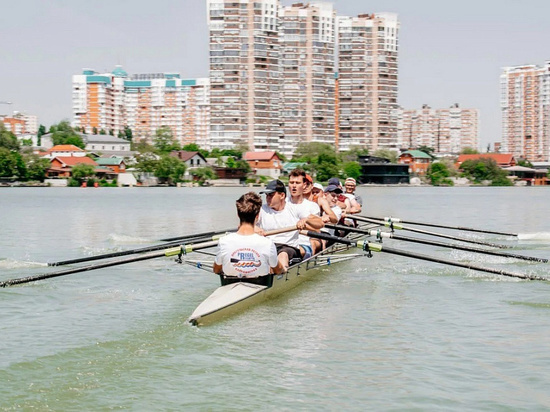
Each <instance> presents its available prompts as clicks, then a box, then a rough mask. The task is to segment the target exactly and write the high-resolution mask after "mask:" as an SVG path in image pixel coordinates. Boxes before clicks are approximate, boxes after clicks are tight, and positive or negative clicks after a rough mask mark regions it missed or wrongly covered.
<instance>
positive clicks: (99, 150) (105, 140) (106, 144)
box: [81, 134, 133, 157]
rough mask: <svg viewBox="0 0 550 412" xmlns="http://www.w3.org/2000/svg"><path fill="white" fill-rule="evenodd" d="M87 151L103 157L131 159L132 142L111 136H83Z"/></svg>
mask: <svg viewBox="0 0 550 412" xmlns="http://www.w3.org/2000/svg"><path fill="white" fill-rule="evenodd" d="M81 136H82V140H83V141H84V144H85V145H86V150H87V151H89V152H92V153H96V154H99V155H102V156H120V157H131V156H132V155H133V152H132V151H131V150H130V142H129V141H128V140H125V139H121V138H120V137H115V136H111V135H109V134H81Z"/></svg>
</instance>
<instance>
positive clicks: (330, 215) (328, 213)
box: [317, 197, 338, 224]
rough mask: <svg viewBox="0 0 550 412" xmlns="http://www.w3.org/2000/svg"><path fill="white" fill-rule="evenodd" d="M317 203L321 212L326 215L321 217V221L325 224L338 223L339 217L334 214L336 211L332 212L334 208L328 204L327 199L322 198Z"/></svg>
mask: <svg viewBox="0 0 550 412" xmlns="http://www.w3.org/2000/svg"><path fill="white" fill-rule="evenodd" d="M317 203H318V205H319V207H320V208H321V210H322V211H323V212H324V213H325V214H324V216H322V217H321V219H323V222H325V223H328V222H330V223H333V224H336V223H338V217H337V216H336V213H334V210H332V208H331V207H330V205H329V204H328V200H327V199H325V198H324V197H320V198H319V200H318V201H317Z"/></svg>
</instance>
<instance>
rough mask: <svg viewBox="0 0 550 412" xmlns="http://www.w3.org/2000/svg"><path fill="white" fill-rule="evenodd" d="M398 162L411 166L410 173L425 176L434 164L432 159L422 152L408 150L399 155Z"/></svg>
mask: <svg viewBox="0 0 550 412" xmlns="http://www.w3.org/2000/svg"><path fill="white" fill-rule="evenodd" d="M398 162H399V163H401V164H406V165H408V166H409V173H414V174H417V175H419V176H425V175H426V173H427V172H428V168H429V167H430V164H431V163H432V157H431V156H430V155H429V154H428V153H425V152H423V151H422V150H407V151H406V152H403V153H401V154H400V155H399V159H398Z"/></svg>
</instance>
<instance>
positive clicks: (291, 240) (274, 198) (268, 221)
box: [258, 179, 324, 269]
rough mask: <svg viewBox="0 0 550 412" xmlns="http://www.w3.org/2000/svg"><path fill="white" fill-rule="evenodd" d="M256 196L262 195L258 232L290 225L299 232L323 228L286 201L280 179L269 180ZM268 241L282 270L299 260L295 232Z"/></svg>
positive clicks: (314, 219)
mask: <svg viewBox="0 0 550 412" xmlns="http://www.w3.org/2000/svg"><path fill="white" fill-rule="evenodd" d="M260 193H264V194H265V195H266V202H265V203H264V204H263V205H262V209H261V211H260V218H259V220H258V227H259V228H260V229H261V230H263V231H270V230H275V229H281V228H284V227H289V226H293V225H296V227H297V228H298V229H300V230H303V229H305V230H319V229H321V228H322V227H323V226H324V224H323V221H322V220H321V217H320V216H315V215H312V214H309V213H307V212H306V211H305V210H304V209H302V208H299V207H296V205H293V204H292V203H290V202H288V201H287V198H286V197H287V193H286V187H285V184H284V183H283V182H281V181H280V180H278V179H277V180H272V181H271V182H269V183H268V184H267V186H266V187H265V189H264V190H262V191H261V192H260ZM271 239H272V240H273V241H274V242H275V245H276V246H277V253H278V260H279V262H280V263H281V264H282V265H283V267H284V268H285V269H287V268H288V266H289V262H291V261H293V260H294V259H301V253H300V249H299V241H298V232H297V231H293V232H287V233H280V234H277V235H274V236H272V237H271Z"/></svg>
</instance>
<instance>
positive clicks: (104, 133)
mask: <svg viewBox="0 0 550 412" xmlns="http://www.w3.org/2000/svg"><path fill="white" fill-rule="evenodd" d="M99 134H103V135H106V134H107V132H106V131H105V129H101V130H100V131H99Z"/></svg>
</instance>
